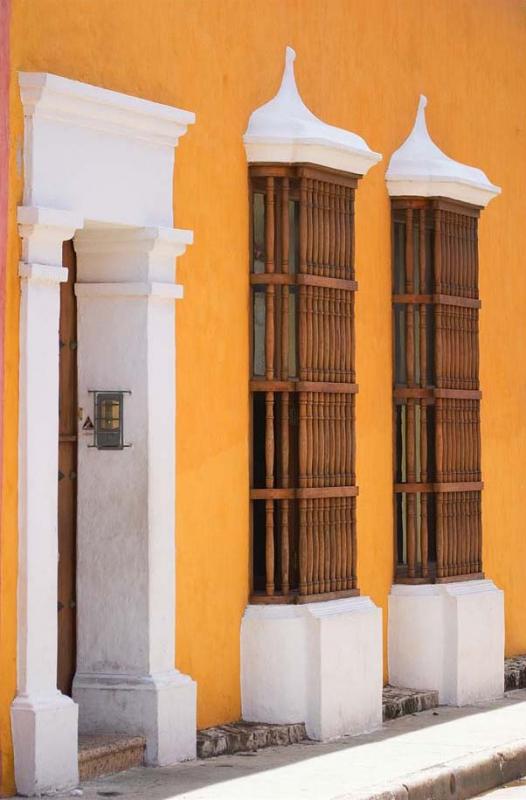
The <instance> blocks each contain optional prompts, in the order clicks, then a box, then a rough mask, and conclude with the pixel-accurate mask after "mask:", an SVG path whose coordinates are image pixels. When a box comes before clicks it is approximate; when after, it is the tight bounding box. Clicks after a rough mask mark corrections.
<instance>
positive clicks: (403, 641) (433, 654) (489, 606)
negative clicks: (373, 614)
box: [389, 580, 504, 706]
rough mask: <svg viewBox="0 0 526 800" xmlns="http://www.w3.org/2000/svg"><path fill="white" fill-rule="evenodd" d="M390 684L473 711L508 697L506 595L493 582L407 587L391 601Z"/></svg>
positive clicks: (395, 590) (397, 587) (398, 588)
mask: <svg viewBox="0 0 526 800" xmlns="http://www.w3.org/2000/svg"><path fill="white" fill-rule="evenodd" d="M389 682H390V683H391V684H393V685H394V686H407V687H410V688H412V689H436V690H438V693H439V701H440V703H443V704H446V705H457V706H463V705H469V704H470V703H476V702H480V701H484V700H490V699H493V698H496V697H500V696H502V694H503V692H504V592H502V591H501V590H500V589H497V587H496V586H495V584H494V583H493V581H491V580H480V581H465V582H458V583H444V584H434V585H433V584H425V585H421V586H405V585H401V584H396V585H394V586H393V587H392V589H391V594H390V595H389Z"/></svg>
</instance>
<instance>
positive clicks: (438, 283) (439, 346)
mask: <svg viewBox="0 0 526 800" xmlns="http://www.w3.org/2000/svg"><path fill="white" fill-rule="evenodd" d="M441 214H442V212H441V210H440V209H439V208H437V209H435V211H434V224H435V230H434V261H435V263H434V266H435V276H434V277H435V290H436V291H437V292H438V293H441V292H442V290H443V285H442V217H441ZM442 353H443V330H442V310H441V307H440V305H437V306H435V383H436V386H437V387H439V388H440V387H442V386H443V380H442V375H443V363H442V362H443V358H442ZM442 403H443V401H442V400H441V399H440V398H437V401H436V404H435V459H436V480H437V482H439V483H441V482H442V481H443V480H444V477H443V463H444V439H443V411H442ZM436 512H437V513H436V547H437V577H438V578H443V577H444V555H445V553H444V544H445V530H444V527H445V526H444V495H443V494H442V492H439V493H438V494H437V498H436Z"/></svg>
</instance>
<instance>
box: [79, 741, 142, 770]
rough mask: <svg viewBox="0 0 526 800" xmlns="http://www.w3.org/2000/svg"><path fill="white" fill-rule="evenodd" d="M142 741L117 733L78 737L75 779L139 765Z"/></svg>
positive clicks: (140, 764)
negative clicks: (77, 766) (76, 774)
mask: <svg viewBox="0 0 526 800" xmlns="http://www.w3.org/2000/svg"><path fill="white" fill-rule="evenodd" d="M145 746H146V740H145V739H144V738H143V737H142V736H125V735H122V734H118V733H110V734H100V735H93V736H79V778H80V780H81V781H86V780H89V779H91V778H100V777H101V776H102V775H111V774H112V773H114V772H123V771H124V770H126V769H129V768H130V767H140V766H142V764H143V762H144V748H145Z"/></svg>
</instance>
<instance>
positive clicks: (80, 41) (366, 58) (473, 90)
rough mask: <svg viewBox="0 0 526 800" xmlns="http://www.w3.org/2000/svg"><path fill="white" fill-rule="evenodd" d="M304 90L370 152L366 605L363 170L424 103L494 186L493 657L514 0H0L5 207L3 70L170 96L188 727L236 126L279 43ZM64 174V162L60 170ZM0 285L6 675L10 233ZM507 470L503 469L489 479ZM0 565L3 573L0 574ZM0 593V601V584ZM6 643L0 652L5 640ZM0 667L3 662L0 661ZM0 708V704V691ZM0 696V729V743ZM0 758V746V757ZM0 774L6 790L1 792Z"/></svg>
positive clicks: (502, 547) (224, 493)
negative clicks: (4, 287)
mask: <svg viewBox="0 0 526 800" xmlns="http://www.w3.org/2000/svg"><path fill="white" fill-rule="evenodd" d="M287 44H291V45H292V46H294V48H295V49H296V51H297V53H298V58H297V61H296V73H297V79H298V84H299V87H300V90H301V92H302V95H303V97H304V99H305V101H306V102H307V104H308V105H309V106H310V107H311V108H312V109H313V110H314V111H315V113H316V114H318V115H319V116H321V117H322V118H323V119H325V120H327V121H329V122H332V123H333V124H336V125H339V126H341V127H346V128H350V129H351V130H354V131H356V132H358V133H360V134H361V135H363V136H364V137H365V139H366V140H367V142H368V143H369V145H370V146H371V147H372V148H373V149H374V150H377V151H379V152H381V153H383V154H384V161H383V163H382V164H381V165H380V166H377V167H375V168H374V169H373V170H371V172H370V174H369V175H368V176H367V177H366V178H365V179H364V180H363V181H362V182H361V183H360V186H359V189H358V193H357V213H356V243H357V278H358V281H359V284H360V289H359V293H358V297H357V306H356V314H357V321H356V325H357V367H358V380H359V383H360V394H359V397H358V407H357V433H358V448H359V449H358V459H357V471H358V481H359V484H360V498H359V504H358V526H359V528H358V537H359V546H360V553H359V565H358V569H359V585H360V588H361V590H362V592H363V593H367V594H370V595H371V596H372V598H373V599H374V600H375V601H376V602H377V603H379V604H381V605H382V606H383V608H384V609H385V608H386V599H387V593H388V591H389V586H390V582H391V575H392V472H391V322H390V319H391V317H390V314H391V311H390V223H389V203H388V198H387V194H386V189H385V183H384V170H385V167H386V165H387V161H388V159H389V156H390V154H391V153H392V152H393V150H394V149H395V148H396V147H397V146H398V145H399V144H400V143H401V141H402V139H403V138H404V137H405V136H406V135H407V134H408V132H409V130H410V127H411V126H412V123H413V119H414V115H415V110H416V104H417V99H418V95H419V93H420V92H425V93H426V94H427V95H428V97H429V107H428V121H429V125H430V129H431V132H432V135H433V136H434V138H435V140H436V141H437V142H438V143H439V144H440V146H441V147H443V148H444V150H445V151H446V152H447V153H448V154H450V155H452V156H453V157H455V158H457V159H459V160H461V161H465V162H467V163H472V164H475V165H476V166H480V167H482V168H483V169H484V170H485V171H486V172H487V174H488V175H489V177H490V179H491V180H493V181H494V182H495V183H497V184H499V185H501V186H502V189H503V194H502V197H501V198H499V199H497V200H495V201H493V202H492V203H491V205H490V206H489V208H488V209H487V210H486V211H485V212H484V213H483V215H482V221H481V227H480V264H481V279H480V285H481V295H482V299H483V311H482V315H481V339H480V344H481V353H482V358H481V380H482V387H483V391H484V403H483V469H484V479H485V484H486V489H485V492H484V506H483V513H484V527H485V545H484V557H485V569H486V573H487V574H488V575H489V576H491V577H492V578H494V580H495V581H496V582H497V584H498V585H499V586H502V587H503V588H504V589H505V591H506V623H507V652H508V653H510V654H511V653H518V652H520V651H526V625H524V624H523V622H522V621H523V619H524V610H523V609H524V607H525V605H526V581H525V580H524V564H525V563H526V536H524V525H523V514H524V512H523V498H524V489H525V485H524V484H525V476H526V351H525V349H524V345H523V341H524V334H525V330H524V328H525V323H524V321H523V320H524V318H525V317H524V310H523V304H524V300H525V299H526V270H525V268H524V264H523V257H524V256H523V254H524V253H525V252H526V224H525V222H526V192H525V185H524V179H525V176H526V105H525V103H524V96H525V92H526V61H525V59H524V52H525V51H526V8H525V6H524V4H523V3H522V2H520V0H425V1H424V0H75V2H73V1H72V0H13V20H12V30H11V51H12V69H13V76H12V120H11V124H12V159H11V161H12V169H11V178H10V180H11V189H12V205H13V207H14V204H15V203H16V202H17V201H19V200H20V196H21V194H20V193H21V183H20V178H19V175H18V174H17V168H16V153H15V151H16V148H18V147H20V142H21V134H22V117H21V107H20V104H19V101H18V92H17V88H16V85H15V71H16V70H19V69H22V70H39V71H47V72H55V73H58V74H60V75H65V76H67V77H70V78H76V79H78V80H81V81H86V82H88V83H93V84H97V85H100V86H104V87H108V88H111V89H115V90H117V91H121V92H127V93H130V94H134V95H138V96H141V97H146V98H148V99H152V100H156V101H160V102H163V103H168V104H172V105H176V106H179V107H183V108H188V109H190V110H192V111H195V112H196V113H197V124H196V125H195V126H194V127H192V128H191V129H190V130H189V133H188V134H187V136H186V137H185V138H184V139H183V140H182V141H181V144H180V147H179V149H178V152H177V166H176V185H175V197H176V204H175V205H176V208H175V211H176V213H175V219H176V224H177V225H178V226H180V227H187V228H192V229H193V230H194V231H195V245H194V246H193V247H191V248H190V249H189V251H188V253H187V254H186V255H185V256H184V258H182V259H181V260H180V266H179V276H178V277H179V278H180V281H181V282H182V283H183V284H184V286H185V299H184V300H183V301H182V302H181V303H179V304H178V307H177V313H178V321H177V335H178V339H177V347H178V362H177V380H178V400H177V413H178V417H177V425H178V430H177V447H178V456H177V457H178V462H177V540H178V559H177V581H178V584H177V603H178V607H177V664H178V667H179V668H180V669H181V670H183V671H185V672H188V673H190V674H191V675H192V676H193V677H194V678H195V679H196V680H197V682H198V687H199V690H198V698H199V699H198V703H199V725H200V726H206V725H211V724H213V723H217V722H221V721H226V720H231V719H235V718H236V717H238V716H239V713H240V702H239V623H240V618H241V614H242V611H243V608H244V605H245V603H246V599H247V589H248V581H247V577H248V533H247V531H248V525H247V523H248V478H247V465H248V440H247V424H248V401H247V382H248V371H247V370H248V352H247V329H248V266H247V252H248V225H247V222H248V217H247V211H248V209H247V169H246V162H245V156H244V151H243V147H242V142H241V137H242V134H243V132H244V129H245V126H246V123H247V119H248V116H249V114H250V112H251V111H252V110H253V109H254V108H255V107H256V106H258V105H260V104H261V103H262V102H264V101H266V100H267V99H269V98H270V97H271V96H272V95H273V94H274V92H275V91H276V89H277V86H278V84H279V80H280V76H281V71H282V66H283V57H284V48H285V45H287ZM65 177H67V176H65ZM11 225H12V243H11V254H12V258H11V262H10V265H9V270H10V274H9V280H8V336H7V342H6V348H7V352H6V358H7V376H6V379H7V398H6V441H5V454H4V458H5V459H6V470H5V475H6V477H7V481H6V485H5V488H4V494H5V502H4V518H3V520H2V522H3V537H4V540H6V541H7V542H8V545H7V546H6V547H4V549H3V551H2V553H3V555H2V564H1V567H2V574H1V576H2V580H3V581H4V580H7V583H6V582H3V584H2V586H3V591H4V594H3V595H2V597H3V599H2V604H3V605H2V608H4V606H5V608H6V611H5V613H6V614H7V618H8V620H10V625H8V626H7V628H5V627H4V629H3V634H2V635H3V639H2V642H1V645H2V647H1V648H0V653H1V656H0V658H1V659H2V665H3V667H6V669H7V673H4V671H3V670H2V672H3V674H7V675H8V676H9V680H8V681H7V683H5V682H4V680H3V681H2V689H1V690H0V691H1V692H2V693H3V694H4V695H5V694H6V693H7V694H10V693H11V694H12V691H13V680H14V667H13V663H14V653H13V647H14V638H13V624H14V571H15V570H14V559H15V551H16V547H15V531H16V518H15V511H16V413H17V396H16V384H17V313H18V312H17V308H18V286H17V280H16V261H17V253H16V240H15V232H14V216H12V217H11ZM510 476H511V477H512V480H510ZM6 574H7V576H8V577H7V578H6V577H5V576H6ZM6 592H7V593H8V599H7V600H6V599H5V593H6ZM6 648H7V649H6ZM6 661H7V662H8V664H7V666H6ZM1 702H2V699H1V696H0V703H1ZM6 726H7V716H6V712H5V709H4V706H1V707H0V737H1V741H2V745H3V748H4V749H5V746H6V741H7V738H6V737H7V727H6ZM6 752H7V758H8V757H9V750H7V751H6ZM6 785H7V784H6Z"/></svg>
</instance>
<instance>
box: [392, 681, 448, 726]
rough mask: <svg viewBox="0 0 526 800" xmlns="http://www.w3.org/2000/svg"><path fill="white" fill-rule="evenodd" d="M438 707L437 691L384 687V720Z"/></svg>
mask: <svg viewBox="0 0 526 800" xmlns="http://www.w3.org/2000/svg"><path fill="white" fill-rule="evenodd" d="M437 706H438V692H437V691H435V690H429V691H425V690H423V691H417V690H416V689H402V688H400V687H398V686H390V685H389V684H387V686H384V691H383V716H384V720H387V719H395V718H396V717H404V716H405V715H406V714H416V713H418V712H419V711H427V710H428V709H429V708H436V707H437Z"/></svg>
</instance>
